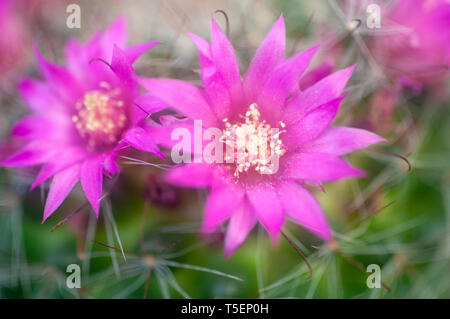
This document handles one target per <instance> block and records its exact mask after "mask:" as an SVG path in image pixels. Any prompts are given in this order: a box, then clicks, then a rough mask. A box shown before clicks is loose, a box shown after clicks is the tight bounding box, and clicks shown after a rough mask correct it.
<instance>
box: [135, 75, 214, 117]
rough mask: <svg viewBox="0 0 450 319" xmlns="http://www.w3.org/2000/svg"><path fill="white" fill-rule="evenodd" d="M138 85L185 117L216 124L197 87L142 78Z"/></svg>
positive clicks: (170, 80)
mask: <svg viewBox="0 0 450 319" xmlns="http://www.w3.org/2000/svg"><path fill="white" fill-rule="evenodd" d="M140 83H141V85H142V86H143V87H144V88H145V89H147V90H148V91H149V92H150V93H151V94H153V95H154V96H156V97H157V98H160V99H161V100H163V101H164V102H166V103H167V104H169V105H170V106H172V107H173V108H175V109H176V110H177V111H179V112H180V113H182V114H184V115H186V116H187V117H190V118H192V119H194V120H203V121H204V122H205V125H214V124H216V123H217V118H216V115H215V114H214V112H213V111H212V110H211V107H210V106H209V105H208V103H207V101H206V99H205V96H204V94H203V91H202V90H201V89H200V88H198V87H197V86H195V85H192V84H190V83H188V82H184V81H180V80H174V79H151V78H143V79H141V80H140Z"/></svg>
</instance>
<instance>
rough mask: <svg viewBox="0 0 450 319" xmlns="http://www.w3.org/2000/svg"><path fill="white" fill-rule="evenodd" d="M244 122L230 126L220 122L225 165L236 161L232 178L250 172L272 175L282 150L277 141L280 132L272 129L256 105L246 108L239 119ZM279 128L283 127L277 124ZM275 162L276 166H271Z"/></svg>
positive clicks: (283, 125)
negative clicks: (222, 125)
mask: <svg viewBox="0 0 450 319" xmlns="http://www.w3.org/2000/svg"><path fill="white" fill-rule="evenodd" d="M241 117H242V118H243V119H244V123H238V124H231V123H229V122H228V119H226V118H225V119H224V120H223V122H224V123H225V129H224V130H223V131H222V141H223V142H224V143H225V144H226V155H225V161H226V163H233V162H234V160H235V154H236V155H237V158H236V166H235V171H234V176H235V177H238V176H239V174H241V173H243V172H248V171H249V170H250V169H254V170H255V171H256V172H258V173H259V174H274V173H276V171H277V170H278V159H279V157H281V156H283V155H284V153H285V152H286V149H285V147H284V145H283V142H282V140H281V139H280V134H281V133H284V130H280V129H279V128H278V127H275V128H273V127H272V126H271V125H270V124H268V123H266V121H265V120H261V119H260V117H261V114H260V112H259V110H258V105H257V104H256V103H253V104H251V105H250V106H249V107H248V111H247V112H246V113H245V116H241ZM279 126H280V127H281V128H284V127H285V124H284V123H283V122H279ZM274 161H276V164H277V165H274Z"/></svg>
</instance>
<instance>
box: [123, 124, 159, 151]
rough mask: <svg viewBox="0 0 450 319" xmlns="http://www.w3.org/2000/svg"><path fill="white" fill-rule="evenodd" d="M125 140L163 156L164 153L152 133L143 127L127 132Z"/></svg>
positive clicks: (136, 146) (143, 149) (138, 147)
mask: <svg viewBox="0 0 450 319" xmlns="http://www.w3.org/2000/svg"><path fill="white" fill-rule="evenodd" d="M123 141H124V142H126V143H127V144H129V145H131V146H133V147H134V148H136V149H138V150H141V151H144V152H150V153H153V154H156V155H158V156H160V157H162V158H165V157H164V155H163V154H162V153H161V151H160V150H159V147H158V145H156V143H155V142H154V141H153V138H152V136H151V134H149V133H148V132H147V131H146V130H144V129H143V128H142V127H134V128H132V129H129V130H128V131H127V132H125V134H124V137H123Z"/></svg>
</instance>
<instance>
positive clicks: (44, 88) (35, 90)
mask: <svg viewBox="0 0 450 319" xmlns="http://www.w3.org/2000/svg"><path fill="white" fill-rule="evenodd" d="M19 91H20V94H21V95H22V98H23V99H24V100H25V102H26V103H27V105H28V106H29V107H30V108H31V109H33V110H35V111H45V112H48V111H49V110H52V109H55V108H56V107H58V106H60V103H59V101H58V100H57V98H56V97H55V95H54V93H53V91H52V90H51V88H50V86H48V85H46V84H45V83H43V82H40V81H37V80H33V79H25V80H23V81H22V82H21V83H20V85H19Z"/></svg>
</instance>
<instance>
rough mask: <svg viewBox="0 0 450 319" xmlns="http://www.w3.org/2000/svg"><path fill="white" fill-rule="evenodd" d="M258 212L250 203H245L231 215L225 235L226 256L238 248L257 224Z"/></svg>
mask: <svg viewBox="0 0 450 319" xmlns="http://www.w3.org/2000/svg"><path fill="white" fill-rule="evenodd" d="M256 221H257V218H256V214H255V213H254V212H253V210H252V208H251V207H250V205H248V204H245V203H243V204H242V205H241V206H240V207H239V208H238V209H237V210H236V211H235V212H234V213H233V215H232V216H231V218H230V222H229V224H228V227H227V234H226V237H225V258H228V257H230V256H231V254H232V253H233V252H234V251H235V250H236V248H238V247H239V246H240V245H241V244H242V243H243V242H244V240H245V239H246V238H247V236H248V234H249V233H250V231H251V230H252V228H253V226H255V224H256Z"/></svg>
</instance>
